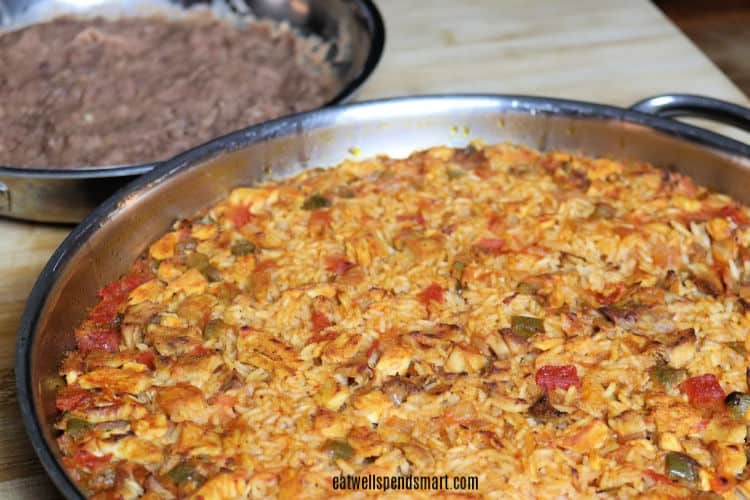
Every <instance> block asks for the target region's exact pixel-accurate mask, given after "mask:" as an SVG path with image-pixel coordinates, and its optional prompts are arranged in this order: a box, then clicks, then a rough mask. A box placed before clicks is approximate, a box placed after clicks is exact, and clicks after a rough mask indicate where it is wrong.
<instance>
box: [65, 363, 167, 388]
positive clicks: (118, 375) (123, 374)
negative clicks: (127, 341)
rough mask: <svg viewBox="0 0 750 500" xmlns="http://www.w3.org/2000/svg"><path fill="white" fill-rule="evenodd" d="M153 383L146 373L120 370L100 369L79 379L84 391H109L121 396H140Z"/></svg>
mask: <svg viewBox="0 0 750 500" xmlns="http://www.w3.org/2000/svg"><path fill="white" fill-rule="evenodd" d="M152 383H153V381H152V380H151V377H149V376H148V374H146V373H143V372H141V371H136V370H127V369H120V368H99V369H98V370H93V371H90V372H88V373H85V374H83V375H81V376H80V377H78V384H79V385H80V386H81V388H83V389H107V390H110V391H113V392H116V393H120V394H123V393H126V394H139V393H141V392H143V391H145V390H146V389H148V388H149V387H150V386H151V384H152Z"/></svg>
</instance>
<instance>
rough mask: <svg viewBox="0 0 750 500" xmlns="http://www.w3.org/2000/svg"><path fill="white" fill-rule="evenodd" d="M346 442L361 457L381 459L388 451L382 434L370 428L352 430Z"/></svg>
mask: <svg viewBox="0 0 750 500" xmlns="http://www.w3.org/2000/svg"><path fill="white" fill-rule="evenodd" d="M346 440H347V441H348V442H349V444H351V446H352V448H354V451H355V453H356V454H357V455H358V456H360V457H379V456H380V455H382V454H383V453H385V452H386V451H387V450H388V445H387V444H386V443H385V442H384V441H383V439H382V438H381V437H380V434H378V433H377V432H376V431H374V430H372V429H370V428H369V427H354V428H352V430H351V432H349V436H347V438H346Z"/></svg>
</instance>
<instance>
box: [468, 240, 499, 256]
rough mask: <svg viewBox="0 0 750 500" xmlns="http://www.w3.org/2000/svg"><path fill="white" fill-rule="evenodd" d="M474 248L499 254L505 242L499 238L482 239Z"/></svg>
mask: <svg viewBox="0 0 750 500" xmlns="http://www.w3.org/2000/svg"><path fill="white" fill-rule="evenodd" d="M474 246H476V247H477V248H479V249H480V250H484V251H485V252H489V253H501V252H502V250H503V248H505V240H503V239H500V238H482V239H481V240H479V241H478V242H477V243H476V244H475V245H474Z"/></svg>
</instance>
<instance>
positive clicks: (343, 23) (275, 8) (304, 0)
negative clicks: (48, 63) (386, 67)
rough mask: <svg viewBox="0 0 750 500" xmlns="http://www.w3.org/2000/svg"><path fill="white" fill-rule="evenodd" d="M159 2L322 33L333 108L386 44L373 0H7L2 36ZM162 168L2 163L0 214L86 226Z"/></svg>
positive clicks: (147, 8) (0, 3)
mask: <svg viewBox="0 0 750 500" xmlns="http://www.w3.org/2000/svg"><path fill="white" fill-rule="evenodd" d="M155 3H156V4H161V5H162V7H161V8H160V9H159V10H158V11H159V12H161V11H164V12H168V11H169V10H170V9H174V8H178V9H180V8H182V9H187V8H189V7H192V6H196V5H208V6H213V7H221V8H222V10H223V11H226V12H230V13H231V15H236V16H240V17H242V16H254V17H256V18H260V19H273V20H276V21H279V22H287V23H289V25H290V26H292V27H293V28H294V29H296V30H297V31H298V32H300V33H302V34H303V35H315V36H317V37H319V38H320V39H322V40H323V41H325V42H327V43H329V45H330V47H331V48H330V50H329V53H328V57H327V59H328V61H329V62H330V63H331V65H332V66H333V68H334V72H335V74H336V75H337V78H338V80H339V82H340V87H339V89H338V92H337V94H336V95H335V96H334V97H333V98H332V99H331V100H330V101H329V102H327V103H326V104H325V105H326V106H330V105H334V104H339V103H342V102H345V101H346V100H348V99H349V98H350V97H352V95H354V93H355V92H356V91H357V90H358V89H359V87H360V86H361V85H362V84H363V83H364V82H365V81H366V80H367V78H369V76H370V75H371V74H372V72H373V71H374V70H375V67H376V66H377V64H378V62H379V61H380V57H381V55H382V53H383V48H384V44H385V28H384V25H383V19H382V17H381V16H380V13H379V12H378V10H377V8H376V7H375V4H374V3H373V2H372V1H371V0H161V1H160V2H153V1H152V2H148V1H143V0H141V1H136V2H130V1H125V0H86V1H80V0H0V32H1V31H3V30H8V29H15V28H18V27H22V26H27V25H30V24H34V23H35V22H42V21H45V20H47V19H49V18H50V17H52V16H56V15H62V14H79V15H80V14H83V15H89V14H92V13H100V12H102V13H107V14H111V13H119V12H122V13H123V14H125V15H132V14H137V13H138V12H141V11H142V12H144V13H146V12H151V11H152V9H153V8H154V7H153V5H154V4H155ZM170 6H171V7H170ZM0 133H2V132H1V131H0ZM159 163H160V162H153V163H144V164H137V165H105V166H81V167H78V168H72V169H71V168H67V169H59V168H44V169H39V168H19V167H13V166H3V165H2V164H1V163H0V215H1V216H6V217H11V218H16V219H26V220H34V221H41V222H67V223H74V222H79V221H80V220H81V219H83V218H84V217H85V216H86V215H88V214H89V213H90V212H91V210H93V209H94V208H95V207H96V206H97V205H98V204H99V203H101V202H102V201H103V200H105V199H106V198H107V197H108V196H109V195H111V194H112V193H113V192H115V191H116V190H117V189H118V188H120V187H122V186H123V185H125V184H126V183H127V182H129V181H131V180H132V179H133V178H134V177H135V176H138V175H141V174H144V173H146V172H149V171H150V170H152V169H153V168H154V167H155V166H156V165H158V164H159Z"/></svg>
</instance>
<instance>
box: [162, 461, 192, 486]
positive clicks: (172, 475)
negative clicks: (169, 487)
mask: <svg viewBox="0 0 750 500" xmlns="http://www.w3.org/2000/svg"><path fill="white" fill-rule="evenodd" d="M193 474H195V467H194V466H192V465H190V464H188V463H184V462H183V463H180V464H177V465H175V466H174V467H172V469H171V470H170V471H169V472H167V476H169V479H171V480H172V481H173V482H174V483H176V484H182V483H184V482H185V481H187V480H188V479H190V478H191V477H192V475H193Z"/></svg>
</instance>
